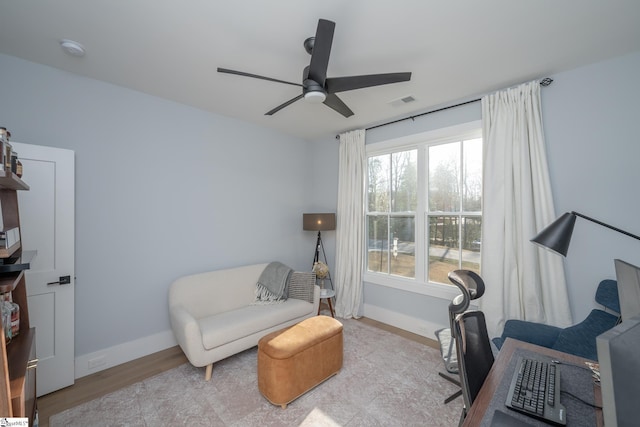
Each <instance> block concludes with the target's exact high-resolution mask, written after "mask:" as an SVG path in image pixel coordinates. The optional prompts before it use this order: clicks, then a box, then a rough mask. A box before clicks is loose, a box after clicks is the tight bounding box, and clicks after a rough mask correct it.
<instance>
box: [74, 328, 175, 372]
mask: <svg viewBox="0 0 640 427" xmlns="http://www.w3.org/2000/svg"><path fill="white" fill-rule="evenodd" d="M176 345H178V343H177V342H176V339H175V337H174V336H173V332H172V331H171V330H168V331H164V332H159V333H157V334H155V335H150V336H148V337H144V338H140V339H137V340H134V341H129V342H126V343H123V344H118V345H115V346H113V347H109V348H105V349H103V350H99V351H96V352H93V353H89V354H83V355H82V356H78V357H76V358H75V378H82V377H84V376H87V375H91V374H95V373H96V372H100V371H103V370H105V369H109V368H112V367H114V366H117V365H120V364H122V363H126V362H130V361H132V360H135V359H138V358H140V357H143V356H148V355H149V354H153V353H156V352H158V351H162V350H166V349H167V348H171V347H174V346H176Z"/></svg>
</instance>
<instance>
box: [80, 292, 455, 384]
mask: <svg viewBox="0 0 640 427" xmlns="http://www.w3.org/2000/svg"><path fill="white" fill-rule="evenodd" d="M364 316H365V317H368V318H370V319H373V320H377V321H379V322H382V323H386V324H387V325H391V326H395V327H396V328H400V329H404V330H405V331H409V332H413V333H414V334H418V335H422V336H423V337H426V338H430V339H435V338H436V337H435V331H437V330H438V329H441V328H444V327H445V326H444V325H438V324H435V323H432V322H428V321H426V320H424V319H420V318H417V317H412V316H407V315H406V314H403V313H399V312H397V311H391V310H388V309H386V308H380V307H377V306H375V305H371V304H365V305H364ZM176 345H178V343H177V342H176V339H175V337H174V335H173V332H172V331H171V330H167V331H164V332H159V333H157V334H155V335H150V336H148V337H144V338H140V339H137V340H134V341H129V342H126V343H123V344H118V345H115V346H113V347H109V348H105V349H103V350H99V351H95V352H93V353H88V354H83V355H82V356H78V357H76V359H75V378H82V377H85V376H87V375H91V374H95V373H96V372H100V371H104V370H105V369H109V368H112V367H114V366H117V365H121V364H123V363H126V362H130V361H132V360H135V359H138V358H140V357H144V356H148V355H149V354H153V353H156V352H158V351H162V350H166V349H167V348H171V347H174V346H176Z"/></svg>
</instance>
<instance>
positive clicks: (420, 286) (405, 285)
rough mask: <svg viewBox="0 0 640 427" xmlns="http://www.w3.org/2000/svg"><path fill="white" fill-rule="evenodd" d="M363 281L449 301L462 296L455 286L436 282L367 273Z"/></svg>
mask: <svg viewBox="0 0 640 427" xmlns="http://www.w3.org/2000/svg"><path fill="white" fill-rule="evenodd" d="M362 280H363V281H364V282H365V283H372V284H374V285H380V286H386V287H389V288H394V289H400V290H403V291H406V292H413V293H416V294H421V295H428V296H431V297H434V298H442V299H445V300H449V301H450V300H452V299H453V298H454V297H456V296H457V295H459V294H460V291H459V290H458V288H456V287H455V286H453V285H445V284H442V283H434V282H420V281H417V280H415V279H407V278H405V277H400V276H389V275H386V274H384V275H383V274H376V273H371V272H365V273H364V275H363V279H362Z"/></svg>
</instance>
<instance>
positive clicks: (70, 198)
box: [11, 142, 75, 396]
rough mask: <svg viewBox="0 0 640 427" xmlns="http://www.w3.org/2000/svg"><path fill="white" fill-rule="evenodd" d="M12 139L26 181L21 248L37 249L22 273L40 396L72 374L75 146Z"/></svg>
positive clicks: (21, 196)
mask: <svg viewBox="0 0 640 427" xmlns="http://www.w3.org/2000/svg"><path fill="white" fill-rule="evenodd" d="M11 144H12V145H13V147H14V150H15V151H16V152H17V153H18V158H19V159H20V161H21V162H22V165H23V171H24V173H23V176H22V179H23V181H24V182H26V183H27V185H29V187H30V189H29V191H18V206H19V210H20V229H21V237H22V249H23V250H36V251H38V253H37V254H36V256H35V258H34V259H33V261H32V262H31V269H30V270H28V271H27V272H26V277H25V278H26V283H27V299H28V304H29V320H30V322H31V327H35V328H36V356H37V357H38V367H37V369H36V372H37V375H36V385H37V395H38V396H42V395H44V394H47V393H51V392H52V391H55V390H59V389H61V388H63V387H67V386H69V385H72V384H73V382H74V379H75V375H74V286H75V276H74V241H75V239H74V224H75V220H74V212H75V207H74V203H75V191H74V179H75V178H74V177H75V169H74V168H75V165H74V152H73V151H71V150H64V149H60V148H52V147H44V146H39V145H31V144H19V143H14V142H12V143H11ZM65 278H68V283H65V282H66V281H67V280H65Z"/></svg>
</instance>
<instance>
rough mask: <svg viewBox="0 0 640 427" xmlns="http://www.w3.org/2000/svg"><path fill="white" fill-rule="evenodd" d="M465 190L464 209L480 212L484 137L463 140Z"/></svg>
mask: <svg viewBox="0 0 640 427" xmlns="http://www.w3.org/2000/svg"><path fill="white" fill-rule="evenodd" d="M462 156H463V162H464V184H463V185H464V191H463V199H462V210H463V211H465V212H480V210H481V209H482V139H481V138H478V139H472V140H470V141H464V142H463V154H462Z"/></svg>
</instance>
